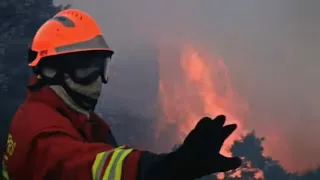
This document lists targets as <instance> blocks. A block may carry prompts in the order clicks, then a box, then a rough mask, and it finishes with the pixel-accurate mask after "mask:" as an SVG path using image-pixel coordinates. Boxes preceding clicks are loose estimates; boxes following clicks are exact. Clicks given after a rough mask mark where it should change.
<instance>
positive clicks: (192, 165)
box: [138, 115, 241, 180]
mask: <svg viewBox="0 0 320 180" xmlns="http://www.w3.org/2000/svg"><path fill="white" fill-rule="evenodd" d="M224 123H225V116H223V115H220V116H217V117H216V118H215V119H211V118H208V117H204V118H202V119H201V120H200V121H199V122H198V124H197V125H196V127H195V128H194V129H193V130H192V131H191V132H190V133H189V135H188V136H187V137H186V139H185V140H184V142H183V144H182V145H181V146H180V147H179V148H178V149H177V150H176V151H173V152H171V153H168V154H159V155H155V154H153V153H147V152H145V153H143V155H142V158H141V164H144V165H143V166H145V167H143V168H140V171H141V173H140V174H143V175H142V176H143V177H144V178H141V179H143V180H194V179H197V178H200V177H203V176H205V175H209V174H213V173H216V172H225V171H229V170H232V169H236V168H238V167H239V166H240V165H241V159H240V158H238V157H231V158H228V157H225V156H223V155H221V154H220V149H221V147H222V145H223V143H224V141H225V140H226V139H227V138H228V137H229V136H230V135H231V134H232V132H233V131H234V130H235V129H236V128H237V125H236V124H231V125H226V126H224ZM141 167H142V166H141ZM138 179H140V178H138Z"/></svg>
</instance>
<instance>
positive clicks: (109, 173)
mask: <svg viewBox="0 0 320 180" xmlns="http://www.w3.org/2000/svg"><path fill="white" fill-rule="evenodd" d="M131 152H132V149H126V150H124V149H116V150H115V152H114V153H113V155H112V158H111V160H110V163H109V165H108V167H107V169H106V171H105V173H104V176H103V178H102V180H121V175H122V165H123V161H124V160H125V158H126V157H127V156H128V155H129V154H130V153H131Z"/></svg>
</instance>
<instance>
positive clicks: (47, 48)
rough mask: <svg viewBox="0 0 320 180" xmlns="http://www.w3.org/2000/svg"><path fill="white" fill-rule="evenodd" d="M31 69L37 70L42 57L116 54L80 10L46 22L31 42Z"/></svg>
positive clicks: (99, 30) (96, 25)
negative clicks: (77, 53)
mask: <svg viewBox="0 0 320 180" xmlns="http://www.w3.org/2000/svg"><path fill="white" fill-rule="evenodd" d="M30 51H31V52H33V54H34V55H33V57H29V66H31V67H36V66H37V65H38V64H39V62H40V61H41V59H42V58H44V57H48V56H54V55H61V54H66V53H73V52H84V51H106V52H108V53H111V54H113V51H112V50H111V49H110V48H109V46H108V44H107V43H106V41H105V39H104V38H103V36H102V32H101V29H100V28H99V26H98V24H97V23H96V22H95V20H94V19H93V18H92V17H91V16H90V15H88V14H87V13H85V12H83V11H81V10H77V9H67V10H63V11H61V12H59V13H58V14H56V15H55V16H54V17H53V18H51V19H49V20H48V21H47V22H45V23H44V24H43V25H42V26H41V27H40V28H39V30H38V31H37V33H36V35H35V36H34V39H33V41H32V44H31V47H30Z"/></svg>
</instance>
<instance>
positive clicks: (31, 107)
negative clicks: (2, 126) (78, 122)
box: [10, 102, 73, 135]
mask: <svg viewBox="0 0 320 180" xmlns="http://www.w3.org/2000/svg"><path fill="white" fill-rule="evenodd" d="M48 128H49V129H50V128H53V129H61V130H64V131H67V132H69V131H70V130H71V129H73V128H72V124H71V122H70V121H69V120H68V119H67V118H66V117H64V116H63V115H61V114H60V113H59V112H58V111H57V110H56V109H54V108H52V107H50V106H48V105H46V104H44V103H41V102H26V103H24V104H22V105H21V106H20V107H19V109H18V111H17V112H16V114H15V116H14V117H13V120H12V123H11V128H10V132H11V133H12V134H17V133H19V134H21V135H26V134H37V133H40V132H41V131H42V130H44V129H48Z"/></svg>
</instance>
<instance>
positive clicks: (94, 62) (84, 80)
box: [65, 56, 111, 84]
mask: <svg viewBox="0 0 320 180" xmlns="http://www.w3.org/2000/svg"><path fill="white" fill-rule="evenodd" d="M81 59H82V60H73V61H69V62H70V64H69V65H68V68H66V70H65V71H66V73H67V74H68V75H69V76H70V78H71V79H72V80H73V81H74V82H76V83H79V84H90V83H92V82H94V81H96V80H97V79H98V78H99V77H100V78H101V81H102V82H103V83H107V81H108V78H109V73H110V64H111V57H110V56H108V57H90V58H89V59H84V58H81Z"/></svg>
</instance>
